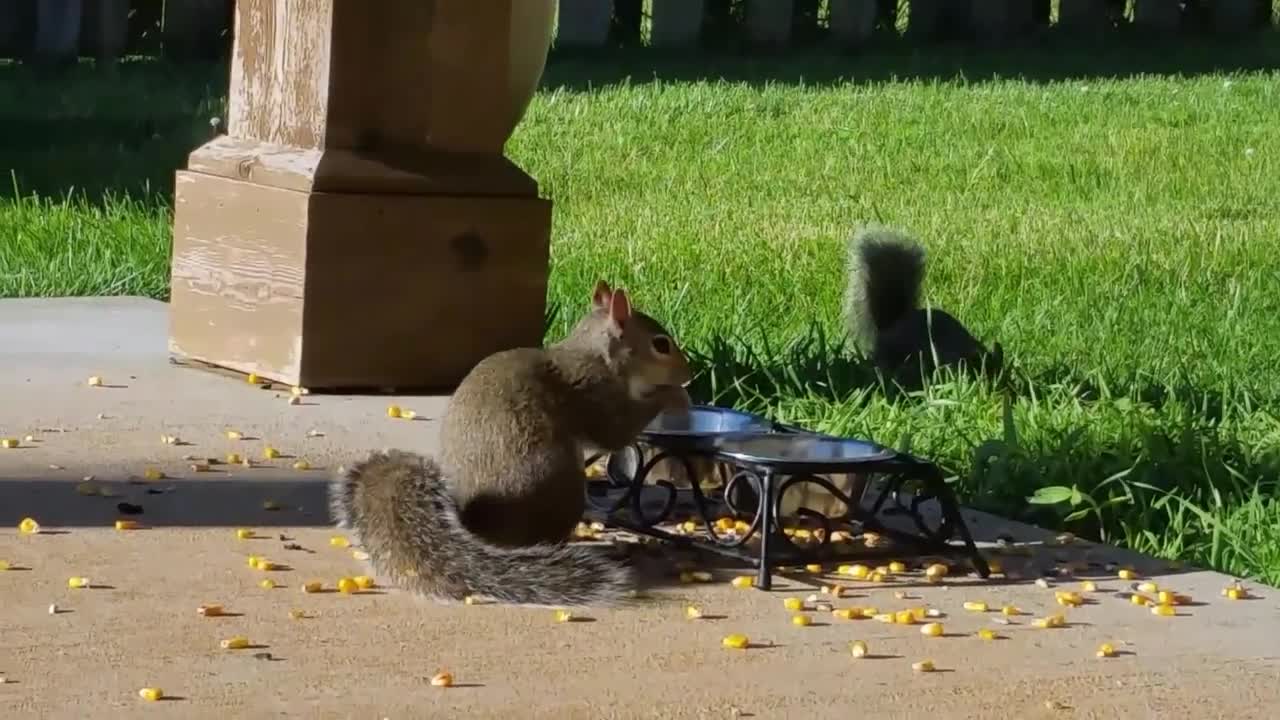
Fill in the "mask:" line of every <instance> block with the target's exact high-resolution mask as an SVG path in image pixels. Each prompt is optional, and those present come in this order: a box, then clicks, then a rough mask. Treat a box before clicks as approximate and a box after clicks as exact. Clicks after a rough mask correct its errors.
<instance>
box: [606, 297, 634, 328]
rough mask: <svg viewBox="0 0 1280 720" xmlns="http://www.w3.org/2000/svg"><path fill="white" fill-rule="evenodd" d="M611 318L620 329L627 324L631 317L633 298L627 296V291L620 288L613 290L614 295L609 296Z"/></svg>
mask: <svg viewBox="0 0 1280 720" xmlns="http://www.w3.org/2000/svg"><path fill="white" fill-rule="evenodd" d="M609 319H610V320H612V321H613V324H614V325H616V326H617V327H618V328H619V329H621V328H623V327H625V326H626V324H627V321H628V320H630V319H631V300H630V299H629V298H627V291H626V290H623V289H622V288H618V289H617V290H614V291H613V295H611V296H610V298H609Z"/></svg>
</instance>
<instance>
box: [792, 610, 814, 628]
mask: <svg viewBox="0 0 1280 720" xmlns="http://www.w3.org/2000/svg"><path fill="white" fill-rule="evenodd" d="M812 622H813V618H810V617H809V616H808V615H804V614H802V613H796V614H795V615H792V616H791V624H792V625H798V626H800V627H805V626H807V625H809V624H811V623H812Z"/></svg>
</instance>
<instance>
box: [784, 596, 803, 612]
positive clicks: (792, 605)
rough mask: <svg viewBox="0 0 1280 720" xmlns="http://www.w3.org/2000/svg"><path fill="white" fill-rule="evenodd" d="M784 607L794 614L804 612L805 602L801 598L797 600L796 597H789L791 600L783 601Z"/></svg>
mask: <svg viewBox="0 0 1280 720" xmlns="http://www.w3.org/2000/svg"><path fill="white" fill-rule="evenodd" d="M782 607H784V608H786V609H788V610H791V611H792V612H794V611H796V610H803V609H804V601H803V600H801V599H800V598H796V597H789V598H786V599H784V600H783V601H782Z"/></svg>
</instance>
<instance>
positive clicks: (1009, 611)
mask: <svg viewBox="0 0 1280 720" xmlns="http://www.w3.org/2000/svg"><path fill="white" fill-rule="evenodd" d="M1000 612H1001V614H1003V615H1007V616H1013V615H1021V614H1022V611H1021V610H1019V609H1018V607H1017V606H1016V605H1005V606H1004V607H1002V608H1000Z"/></svg>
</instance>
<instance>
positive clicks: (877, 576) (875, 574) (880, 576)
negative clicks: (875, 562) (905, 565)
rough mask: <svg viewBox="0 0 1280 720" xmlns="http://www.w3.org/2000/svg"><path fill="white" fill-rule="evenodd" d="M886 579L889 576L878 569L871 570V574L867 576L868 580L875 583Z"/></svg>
mask: <svg viewBox="0 0 1280 720" xmlns="http://www.w3.org/2000/svg"><path fill="white" fill-rule="evenodd" d="M886 579H888V576H887V575H885V574H884V573H882V572H880V571H878V570H873V571H871V574H870V575H868V576H867V580H868V581H870V582H873V583H882V582H884V581H885V580H886Z"/></svg>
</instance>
